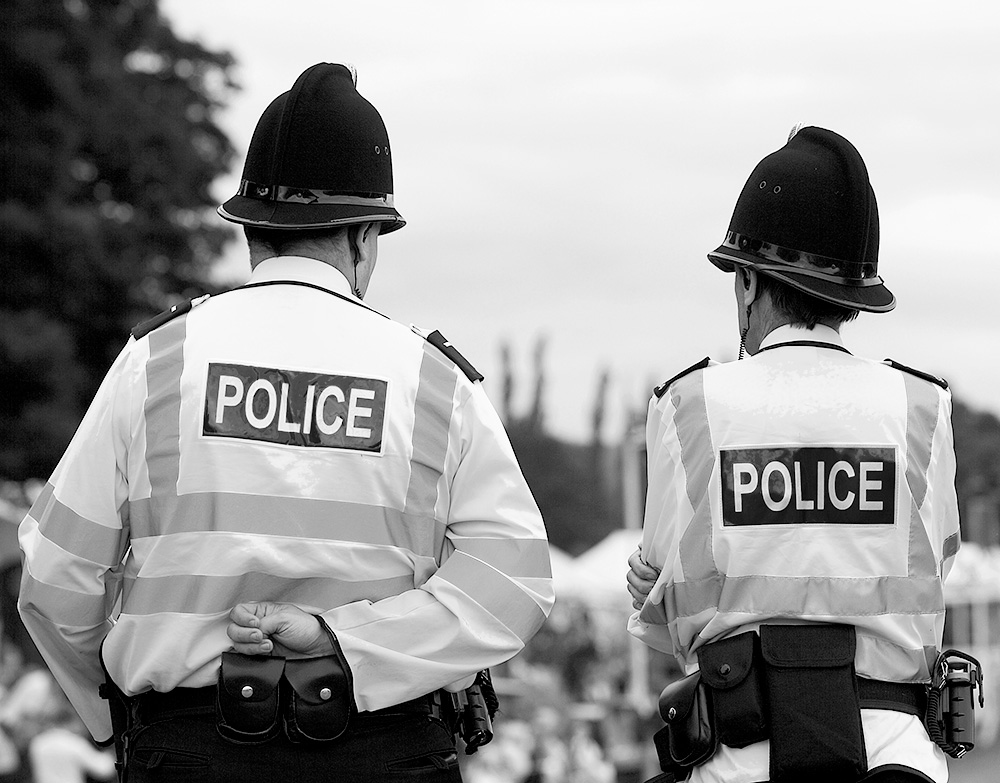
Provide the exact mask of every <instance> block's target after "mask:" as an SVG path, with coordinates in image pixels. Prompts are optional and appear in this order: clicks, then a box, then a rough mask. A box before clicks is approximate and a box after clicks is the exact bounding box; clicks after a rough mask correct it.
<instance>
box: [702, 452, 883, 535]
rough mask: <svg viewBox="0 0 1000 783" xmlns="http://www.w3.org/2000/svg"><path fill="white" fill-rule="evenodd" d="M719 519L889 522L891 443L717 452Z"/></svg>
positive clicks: (742, 521) (778, 522)
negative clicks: (720, 512) (719, 483)
mask: <svg viewBox="0 0 1000 783" xmlns="http://www.w3.org/2000/svg"><path fill="white" fill-rule="evenodd" d="M720 456H721V459H720V464H721V473H722V475H721V478H722V523H723V524H724V525H726V526H734V525H789V524H833V525H891V524H893V521H894V519H895V503H896V452H895V449H894V448H891V447H855V446H823V447H816V446H791V447H771V448H752V449H724V450H723V451H722V452H721V455H720Z"/></svg>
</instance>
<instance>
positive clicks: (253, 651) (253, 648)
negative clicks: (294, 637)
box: [233, 639, 274, 655]
mask: <svg viewBox="0 0 1000 783" xmlns="http://www.w3.org/2000/svg"><path fill="white" fill-rule="evenodd" d="M233 649H234V650H235V651H236V652H238V653H241V654H243V655H270V654H271V651H272V650H273V649H274V644H273V643H272V642H271V640H270V639H265V640H264V641H262V642H260V643H259V644H244V643H240V642H233Z"/></svg>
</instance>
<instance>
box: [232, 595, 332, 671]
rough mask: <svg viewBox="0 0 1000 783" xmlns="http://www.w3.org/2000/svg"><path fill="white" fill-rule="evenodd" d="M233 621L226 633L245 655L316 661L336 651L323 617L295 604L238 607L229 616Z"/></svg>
mask: <svg viewBox="0 0 1000 783" xmlns="http://www.w3.org/2000/svg"><path fill="white" fill-rule="evenodd" d="M229 620H230V623H229V626H228V627H227V628H226V633H228V634H229V638H230V639H232V641H233V649H234V650H236V652H238V653H243V654H244V655H283V656H285V657H286V658H303V657H309V658H312V657H317V656H321V655H329V654H331V653H332V652H333V651H334V650H333V642H332V641H331V640H330V636H329V634H327V632H326V629H325V628H324V627H323V625H322V623H321V622H320V620H319V618H317V617H316V616H315V615H311V614H309V613H308V612H304V611H303V610H301V609H299V607H297V606H295V605H294V604H281V603H274V602H272V601H260V602H252V603H245V604H238V605H237V606H234V607H233V610H232V611H231V612H230V613H229Z"/></svg>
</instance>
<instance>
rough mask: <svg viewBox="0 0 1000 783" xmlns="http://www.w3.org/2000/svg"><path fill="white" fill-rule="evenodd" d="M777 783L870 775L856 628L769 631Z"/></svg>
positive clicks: (763, 636)
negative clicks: (857, 670) (856, 658)
mask: <svg viewBox="0 0 1000 783" xmlns="http://www.w3.org/2000/svg"><path fill="white" fill-rule="evenodd" d="M760 643H761V655H762V657H763V659H764V664H765V682H766V684H767V701H768V707H769V709H770V720H771V754H770V755H771V782H772V783H798V781H802V780H809V781H810V783H835V782H836V783H845V782H846V781H856V780H858V779H859V778H860V777H861V775H863V774H864V773H865V772H866V771H867V769H868V761H867V756H866V753H865V742H864V735H863V733H862V731H861V708H860V705H859V702H858V686H857V679H856V677H855V675H854V650H855V633H854V627H853V626H850V625H763V626H761V628H760Z"/></svg>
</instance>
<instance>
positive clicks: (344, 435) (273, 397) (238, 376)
mask: <svg viewBox="0 0 1000 783" xmlns="http://www.w3.org/2000/svg"><path fill="white" fill-rule="evenodd" d="M387 389H388V384H387V382H386V381H383V380H379V379H377V378H358V377H355V376H352V375H323V374H321V373H314V372H302V371H298V370H279V369H273V368H270V367H249V366H247V365H243V364H217V363H214V362H213V363H211V364H209V365H208V385H207V388H206V392H205V421H204V427H203V429H202V432H203V434H205V435H209V436H213V437H221V438H241V439H243V440H256V441H264V442H266V443H280V444H283V445H286V446H312V447H319V448H328V449H349V450H352V451H365V452H371V453H381V451H382V435H383V430H384V425H385V404H386V392H387Z"/></svg>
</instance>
